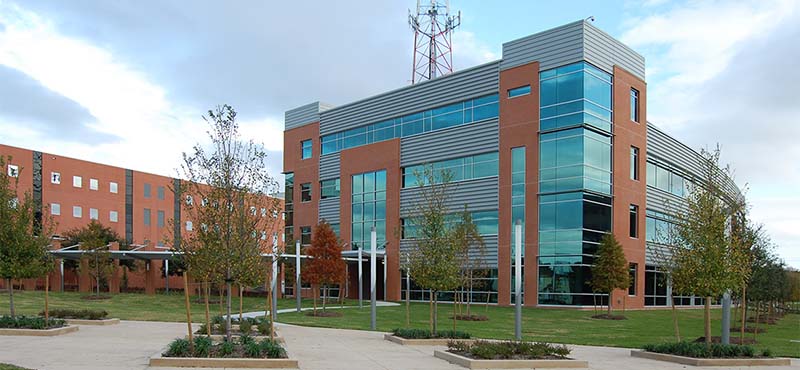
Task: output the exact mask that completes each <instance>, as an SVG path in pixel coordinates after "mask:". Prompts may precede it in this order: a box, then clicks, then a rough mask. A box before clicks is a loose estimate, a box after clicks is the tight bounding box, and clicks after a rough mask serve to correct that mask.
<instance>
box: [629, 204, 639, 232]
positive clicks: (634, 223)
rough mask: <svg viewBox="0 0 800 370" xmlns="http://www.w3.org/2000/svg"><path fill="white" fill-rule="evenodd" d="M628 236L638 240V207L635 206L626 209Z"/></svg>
mask: <svg viewBox="0 0 800 370" xmlns="http://www.w3.org/2000/svg"><path fill="white" fill-rule="evenodd" d="M628 236H630V237H631V238H639V206H637V205H635V204H631V205H630V206H629V207H628Z"/></svg>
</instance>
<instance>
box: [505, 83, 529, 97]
mask: <svg viewBox="0 0 800 370" xmlns="http://www.w3.org/2000/svg"><path fill="white" fill-rule="evenodd" d="M530 93H531V85H525V86H520V87H516V88H513V89H509V90H508V97H509V98H513V97H516V96H520V95H528V94H530Z"/></svg>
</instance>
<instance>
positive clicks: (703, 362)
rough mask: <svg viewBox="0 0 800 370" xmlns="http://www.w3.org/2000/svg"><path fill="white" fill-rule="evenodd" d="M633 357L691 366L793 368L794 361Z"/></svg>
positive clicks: (651, 354) (658, 355) (644, 353)
mask: <svg viewBox="0 0 800 370" xmlns="http://www.w3.org/2000/svg"><path fill="white" fill-rule="evenodd" d="M631 357H638V358H646V359H648V360H656V361H666V362H674V363H676V364H682V365H689V366H791V365H792V360H791V359H788V358H694V357H684V356H676V355H668V354H666V353H655V352H647V351H642V350H633V351H631Z"/></svg>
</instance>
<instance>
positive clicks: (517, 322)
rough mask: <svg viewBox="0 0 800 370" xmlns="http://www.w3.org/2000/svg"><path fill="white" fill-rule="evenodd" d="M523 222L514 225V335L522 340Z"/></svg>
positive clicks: (518, 221)
mask: <svg viewBox="0 0 800 370" xmlns="http://www.w3.org/2000/svg"><path fill="white" fill-rule="evenodd" d="M521 266H522V223H521V222H520V220H517V224H516V225H515V226H514V279H515V280H516V281H514V293H515V298H516V299H515V302H514V306H515V308H516V309H515V312H514V336H515V337H516V338H517V340H522V268H521Z"/></svg>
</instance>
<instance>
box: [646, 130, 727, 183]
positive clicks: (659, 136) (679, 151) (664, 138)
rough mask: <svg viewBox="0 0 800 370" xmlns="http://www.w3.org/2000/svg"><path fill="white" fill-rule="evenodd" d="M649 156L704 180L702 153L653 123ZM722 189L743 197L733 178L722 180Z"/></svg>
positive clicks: (649, 131) (648, 133) (648, 144)
mask: <svg viewBox="0 0 800 370" xmlns="http://www.w3.org/2000/svg"><path fill="white" fill-rule="evenodd" d="M647 155H648V157H651V156H652V157H654V158H652V159H651V160H652V161H655V162H657V163H658V162H662V163H667V164H668V165H670V166H672V167H677V168H678V169H679V170H682V171H683V172H685V173H686V174H688V175H690V176H692V177H695V178H703V177H704V176H703V172H704V171H703V164H702V163H703V161H704V160H705V159H704V158H703V156H701V155H700V153H698V152H696V151H694V150H692V149H691V148H689V147H688V146H686V145H685V144H683V143H681V142H680V141H678V140H676V139H675V138H673V137H671V136H669V135H667V134H666V133H665V132H664V131H661V130H660V129H659V128H658V127H656V126H655V125H653V124H652V123H650V122H648V123H647ZM720 185H721V186H722V188H723V189H724V190H725V192H726V193H728V194H730V195H731V196H732V197H735V198H739V197H741V196H742V195H741V191H740V190H739V187H738V186H736V183H735V182H734V181H733V179H731V178H727V177H726V178H725V179H722V180H721V184H720Z"/></svg>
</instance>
